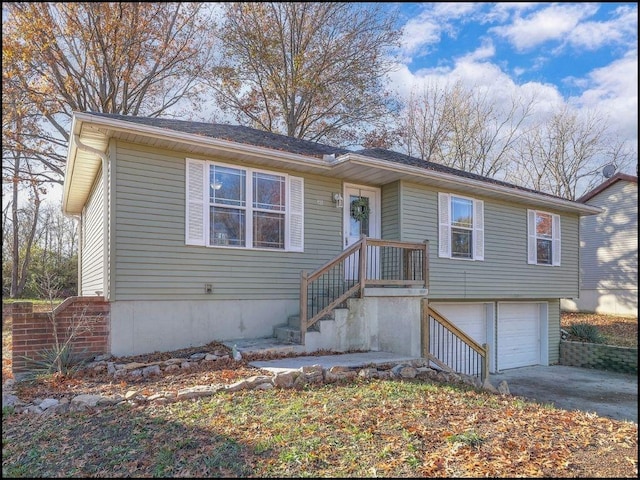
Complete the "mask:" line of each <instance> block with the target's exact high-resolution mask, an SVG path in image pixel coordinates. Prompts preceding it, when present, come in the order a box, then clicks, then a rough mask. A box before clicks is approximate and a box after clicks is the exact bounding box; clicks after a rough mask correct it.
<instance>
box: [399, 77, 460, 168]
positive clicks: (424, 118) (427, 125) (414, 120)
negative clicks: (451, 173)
mask: <svg viewBox="0 0 640 480" xmlns="http://www.w3.org/2000/svg"><path fill="white" fill-rule="evenodd" d="M452 97H453V89H452V88H450V87H448V86H440V85H438V84H436V83H434V84H430V85H426V86H423V87H422V88H421V89H420V90H416V89H414V90H413V91H412V92H411V93H410V95H409V100H408V102H407V105H406V106H405V110H404V112H403V116H402V120H401V125H402V127H401V131H402V137H403V139H402V143H403V146H404V148H405V149H406V151H407V154H408V155H411V156H417V157H420V158H421V159H423V160H426V161H429V162H438V163H442V162H443V157H444V152H443V150H442V148H443V146H444V145H445V143H446V142H447V141H448V138H449V135H450V128H451V126H450V125H449V121H450V118H451V113H450V112H449V110H450V109H451V108H452V107H451V99H452Z"/></svg>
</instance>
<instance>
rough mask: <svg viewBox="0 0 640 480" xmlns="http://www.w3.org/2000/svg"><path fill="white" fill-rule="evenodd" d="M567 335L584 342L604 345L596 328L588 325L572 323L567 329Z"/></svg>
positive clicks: (602, 337)
mask: <svg viewBox="0 0 640 480" xmlns="http://www.w3.org/2000/svg"><path fill="white" fill-rule="evenodd" d="M569 333H570V334H571V335H573V336H574V337H577V338H579V339H580V340H582V341H584V342H589V343H604V340H605V339H604V336H603V335H602V334H601V333H600V330H598V327H596V326H595V325H591V324H590V323H574V324H573V325H571V328H570V329H569Z"/></svg>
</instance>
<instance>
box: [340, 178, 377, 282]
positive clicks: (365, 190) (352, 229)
mask: <svg viewBox="0 0 640 480" xmlns="http://www.w3.org/2000/svg"><path fill="white" fill-rule="evenodd" d="M363 206H366V208H364V209H363ZM380 210H381V208H380V189H379V188H374V187H366V186H360V185H352V184H345V186H344V208H343V211H344V220H343V223H342V225H343V228H344V248H347V247H349V246H350V245H353V244H354V243H356V242H357V241H358V240H360V238H361V236H362V235H366V236H367V238H380V223H381V217H380ZM363 211H364V212H366V213H367V215H362V213H363ZM378 250H379V249H378V248H374V249H369V252H371V253H372V255H371V257H373V258H369V260H368V261H367V264H368V265H367V270H368V272H369V278H375V276H376V273H375V272H378V265H377V264H378V260H379V258H378V257H379V255H378ZM345 273H346V274H347V279H352V276H353V274H351V273H349V272H345Z"/></svg>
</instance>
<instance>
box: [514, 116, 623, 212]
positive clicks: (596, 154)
mask: <svg viewBox="0 0 640 480" xmlns="http://www.w3.org/2000/svg"><path fill="white" fill-rule="evenodd" d="M515 158H516V160H517V162H518V166H519V168H518V169H517V170H515V171H514V172H513V173H512V175H511V180H513V181H516V182H518V183H521V184H524V185H526V186H529V187H532V188H535V189H537V190H541V191H544V192H547V193H550V194H552V195H556V196H559V197H563V198H567V199H570V200H575V199H576V198H577V197H579V196H580V195H581V194H582V193H583V192H586V191H588V190H590V189H591V188H593V187H595V186H596V185H597V184H599V183H600V182H601V181H602V179H603V177H602V175H601V171H602V168H603V166H605V165H607V164H610V163H612V164H614V165H616V167H618V168H619V169H623V168H625V167H627V166H629V164H630V162H631V159H632V155H631V153H630V152H629V151H628V150H626V149H625V148H624V145H623V143H622V142H620V141H617V140H615V139H613V138H612V137H611V136H609V135H608V124H607V121H606V119H605V118H603V116H602V115H601V114H600V113H598V112H597V111H590V112H587V114H586V115H584V116H579V115H578V113H577V112H575V111H573V110H572V109H571V108H569V107H567V106H565V107H563V108H561V109H560V110H558V111H557V112H555V113H554V114H553V115H552V117H551V118H550V119H549V120H548V121H546V122H544V123H541V124H540V125H538V126H537V127H536V128H534V129H532V130H531V131H530V132H528V133H527V134H526V135H525V136H524V137H523V138H522V141H521V142H520V143H519V146H518V155H517V156H516V157H515Z"/></svg>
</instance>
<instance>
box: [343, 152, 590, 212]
mask: <svg viewBox="0 0 640 480" xmlns="http://www.w3.org/2000/svg"><path fill="white" fill-rule="evenodd" d="M346 162H349V163H361V164H365V165H375V166H377V167H381V168H388V167H389V166H390V165H389V164H390V163H391V162H389V161H386V160H381V159H378V158H372V157H367V156H365V155H359V154H357V153H348V154H345V155H341V156H340V157H338V158H337V159H336V160H335V162H333V165H339V164H341V163H346ZM390 169H391V170H397V171H403V172H406V173H410V174H412V175H418V176H421V177H426V178H433V179H436V180H438V179H439V180H446V181H450V182H455V183H457V184H459V185H460V186H461V187H464V186H469V187H475V188H479V189H482V190H488V191H491V192H497V193H500V194H503V195H505V196H510V197H516V198H519V199H527V200H529V201H531V202H535V203H543V204H545V205H550V206H557V208H562V209H571V210H575V211H577V212H580V213H582V214H585V215H596V214H598V213H600V212H602V209H601V208H599V207H593V206H590V205H584V204H578V203H576V202H572V201H571V200H565V199H563V198H558V197H548V196H546V195H543V194H540V193H534V192H527V191H523V190H518V189H515V188H512V187H506V186H504V185H498V184H494V183H490V182H484V181H482V180H476V179H473V178H467V177H461V176H458V175H452V174H450V173H444V172H437V171H434V170H427V169H425V168H420V167H415V166H413V165H406V164H398V163H396V162H393V168H390Z"/></svg>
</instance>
